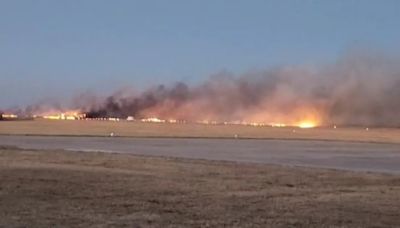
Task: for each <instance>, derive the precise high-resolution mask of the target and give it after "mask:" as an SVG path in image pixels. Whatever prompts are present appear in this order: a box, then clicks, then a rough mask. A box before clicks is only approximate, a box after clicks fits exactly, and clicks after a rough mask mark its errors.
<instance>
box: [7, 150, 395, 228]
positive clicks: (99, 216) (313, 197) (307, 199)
mask: <svg viewBox="0 0 400 228" xmlns="http://www.w3.org/2000/svg"><path fill="white" fill-rule="evenodd" d="M0 183H1V185H0V227H89V226H90V227H109V226H113V227H189V226H190V227H223V226H226V227H399V226H400V219H399V216H400V204H399V202H400V177H399V176H391V175H383V174H371V173H354V172H345V171H334V170H323V169H307V168H296V167H280V166H267V165H255V164H238V163H230V162H212V161H203V160H185V159H168V158H158V157H141V156H133V155H126V154H125V155H124V154H105V153H82V152H63V151H29V150H19V149H15V148H14V149H13V148H0Z"/></svg>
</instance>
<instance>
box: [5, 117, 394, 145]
mask: <svg viewBox="0 0 400 228" xmlns="http://www.w3.org/2000/svg"><path fill="white" fill-rule="evenodd" d="M111 133H113V135H115V136H125V137H171V138H180V137H183V138H254V139H259V138H264V139H265V138H267V139H311V140H339V141H357V142H382V143H400V128H368V130H367V129H366V128H349V127H341V126H338V127H337V128H336V129H334V128H333V127H325V128H312V129H300V128H291V127H286V128H276V127H267V126H264V127H254V126H243V125H205V124H168V123H143V122H128V121H120V122H113V121H94V120H80V121H68V120H65V121H61V120H35V121H0V134H2V135H63V136H67V135H74V136H110V134H111Z"/></svg>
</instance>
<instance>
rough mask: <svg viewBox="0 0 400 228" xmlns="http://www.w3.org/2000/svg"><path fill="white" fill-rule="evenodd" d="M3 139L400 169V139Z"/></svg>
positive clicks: (38, 145)
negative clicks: (380, 140)
mask: <svg viewBox="0 0 400 228" xmlns="http://www.w3.org/2000/svg"><path fill="white" fill-rule="evenodd" d="M0 145H3V146H17V147H19V148H23V149H46V150H48V149H50V150H52V149H63V150H71V151H84V152H96V151H97V152H107V153H128V154H135V155H150V156H164V157H178V158H189V159H206V160H222V161H233V162H247V163H263V164H276V165H284V166H305V167H318V168H329V169H340V170H352V171H365V172H382V173H391V174H400V144H384V143H360V142H341V141H340V142H339V141H313V140H259V139H195V138H185V139H184V138H124V137H71V136H64V137H63V136H4V135H3V136H0Z"/></svg>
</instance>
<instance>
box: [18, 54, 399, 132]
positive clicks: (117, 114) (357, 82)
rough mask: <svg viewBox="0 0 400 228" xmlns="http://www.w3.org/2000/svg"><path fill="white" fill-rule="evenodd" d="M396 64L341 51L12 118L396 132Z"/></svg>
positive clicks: (37, 108)
mask: <svg viewBox="0 0 400 228" xmlns="http://www.w3.org/2000/svg"><path fill="white" fill-rule="evenodd" d="M399 66H400V64H398V61H397V59H394V58H390V57H385V56H382V55H378V54H372V53H365V52H362V53H360V52H353V53H348V54H347V55H345V56H343V57H342V58H340V59H339V60H337V61H336V62H335V63H333V64H325V65H321V66H312V65H308V66H283V67H276V68H272V69H269V70H265V71H254V72H249V73H245V74H242V75H239V76H238V75H233V74H231V73H228V72H221V73H218V74H215V75H212V76H211V77H210V78H209V80H207V81H205V82H204V83H201V84H198V85H187V84H185V83H183V82H177V83H175V84H172V85H169V86H168V85H158V86H154V87H151V88H149V89H147V90H144V91H143V90H142V91H140V90H139V91H138V90H133V89H124V90H119V91H117V92H116V93H114V94H112V95H110V96H97V95H93V94H88V93H83V94H81V95H77V96H75V97H74V98H73V99H72V102H71V104H70V105H60V104H56V105H54V104H37V105H30V106H28V107H26V108H24V109H21V110H13V114H14V115H19V116H25V117H26V116H28V117H34V118H45V119H56V120H79V119H97V120H114V121H118V120H142V121H144V122H162V123H163V122H171V123H206V124H243V125H256V126H259V125H269V126H274V127H285V126H297V127H302V128H311V127H315V126H330V127H334V126H362V127H371V126H374V127H399V126H400V118H399V114H400V100H399V99H398V98H399V97H400V90H399V89H398V88H399V87H400V69H399Z"/></svg>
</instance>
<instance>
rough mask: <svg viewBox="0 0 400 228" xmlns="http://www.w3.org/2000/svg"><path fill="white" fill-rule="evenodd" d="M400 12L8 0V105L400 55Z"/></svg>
mask: <svg viewBox="0 0 400 228" xmlns="http://www.w3.org/2000/svg"><path fill="white" fill-rule="evenodd" d="M399 15H400V1H397V0H383V1H379V0H358V1H356V0H336V1H323V0H320V1H316V0H302V1H300V0H277V1H267V0H251V1H248V0H229V1H228V0H225V1H222V0H202V1H194V0H168V1H165V0H164V1H161V0H159V1H156V0H142V1H135V0H126V1H124V0H113V1H111V0H108V1H105V0H81V1H78V0H58V1H54V0H47V1H46V0H0V91H1V93H0V107H13V106H23V105H27V104H31V103H34V102H39V101H41V100H46V99H64V98H65V97H72V96H73V95H74V94H77V93H81V92H84V91H92V92H95V93H99V94H110V93H112V92H113V91H115V90H117V89H119V88H123V87H134V88H137V89H141V88H146V87H148V86H151V85H154V84H159V83H167V84H168V83H173V82H175V81H183V82H186V83H188V84H196V83H200V82H201V81H204V80H205V79H207V78H208V77H209V76H210V75H212V74H215V73H218V72H221V71H229V72H232V73H234V74H241V73H243V72H246V71H251V70H254V69H256V70H257V69H268V68H270V67H274V66H280V65H286V64H289V65H291V64H295V65H296V64H316V63H317V64H318V63H320V62H332V61H335V59H336V58H337V57H338V56H340V55H341V54H343V53H344V52H346V50H347V49H349V48H352V47H358V46H362V47H373V48H379V49H383V50H387V51H390V52H394V53H398V52H399V49H400V46H399V41H400V30H399V28H400V18H399Z"/></svg>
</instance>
